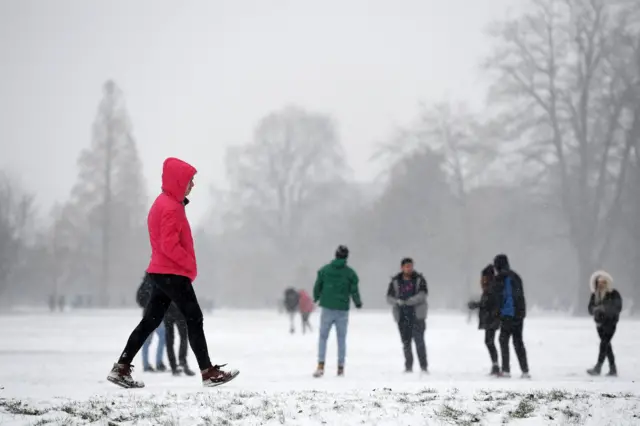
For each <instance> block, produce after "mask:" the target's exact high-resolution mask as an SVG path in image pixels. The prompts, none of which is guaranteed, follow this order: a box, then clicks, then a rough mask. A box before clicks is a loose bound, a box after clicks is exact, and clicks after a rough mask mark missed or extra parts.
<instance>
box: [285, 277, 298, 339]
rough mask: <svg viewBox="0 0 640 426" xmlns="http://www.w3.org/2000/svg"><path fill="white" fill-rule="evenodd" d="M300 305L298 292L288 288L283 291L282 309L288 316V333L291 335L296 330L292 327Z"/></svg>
mask: <svg viewBox="0 0 640 426" xmlns="http://www.w3.org/2000/svg"><path fill="white" fill-rule="evenodd" d="M299 304H300V295H299V294H298V291H297V290H296V289H295V288H293V287H289V288H287V289H286V290H285V291H284V309H285V311H287V314H289V332H290V333H291V334H293V333H295V331H296V328H295V325H294V320H295V316H296V313H297V312H298V305H299Z"/></svg>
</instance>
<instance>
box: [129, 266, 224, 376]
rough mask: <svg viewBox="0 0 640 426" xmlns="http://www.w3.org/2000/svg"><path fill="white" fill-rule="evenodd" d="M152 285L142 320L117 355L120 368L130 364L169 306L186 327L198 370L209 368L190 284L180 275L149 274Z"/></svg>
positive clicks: (202, 331)
mask: <svg viewBox="0 0 640 426" xmlns="http://www.w3.org/2000/svg"><path fill="white" fill-rule="evenodd" d="M149 278H150V279H151V282H152V283H153V290H152V291H151V298H150V299H149V303H147V306H146V307H145V309H144V313H143V315H142V320H141V321H140V323H139V324H138V326H137V327H136V328H135V329H134V330H133V332H132V333H131V335H130V336H129V340H128V341H127V345H126V346H125V348H124V351H123V352H122V355H120V360H119V361H118V363H120V364H131V362H132V361H133V358H135V356H136V354H137V353H138V351H139V350H140V348H141V347H142V344H143V343H144V341H145V340H147V337H149V335H150V334H151V333H153V331H154V330H155V329H156V328H158V326H159V325H160V323H161V322H162V319H163V318H164V314H165V313H166V312H167V309H168V308H169V305H170V304H171V302H174V303H175V304H176V306H177V307H178V309H179V310H180V312H182V315H184V318H185V320H186V323H187V329H188V333H189V343H190V344H191V349H192V350H193V353H194V354H195V356H196V359H197V360H198V367H199V368H200V370H206V369H207V368H209V367H211V360H210V359H209V351H208V349H207V340H206V338H205V336H204V328H203V318H202V310H201V309H200V305H199V304H198V299H197V298H196V293H195V292H194V291H193V286H192V284H191V280H190V279H188V278H187V277H183V276H180V275H168V274H149Z"/></svg>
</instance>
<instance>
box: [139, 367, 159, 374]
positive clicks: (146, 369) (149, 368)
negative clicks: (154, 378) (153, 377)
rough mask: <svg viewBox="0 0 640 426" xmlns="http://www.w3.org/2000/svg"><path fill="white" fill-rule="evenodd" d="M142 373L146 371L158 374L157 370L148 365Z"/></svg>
mask: <svg viewBox="0 0 640 426" xmlns="http://www.w3.org/2000/svg"><path fill="white" fill-rule="evenodd" d="M142 371H144V372H145V373H155V372H156V370H155V369H154V368H153V367H152V366H150V365H147V366H145V367H143V369H142Z"/></svg>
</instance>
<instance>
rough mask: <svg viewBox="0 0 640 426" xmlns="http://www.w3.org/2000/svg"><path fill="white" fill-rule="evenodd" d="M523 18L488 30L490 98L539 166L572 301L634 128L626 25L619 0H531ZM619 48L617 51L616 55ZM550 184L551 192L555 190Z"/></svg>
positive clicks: (593, 256)
mask: <svg viewBox="0 0 640 426" xmlns="http://www.w3.org/2000/svg"><path fill="white" fill-rule="evenodd" d="M529 5H530V9H529V10H528V11H527V12H525V13H524V14H523V15H522V16H520V17H518V18H516V19H513V20H510V21H506V22H502V23H500V24H498V25H496V27H495V28H494V30H493V31H492V34H493V36H494V37H495V40H496V43H497V48H496V52H495V54H494V55H493V56H491V57H490V58H489V59H488V60H487V62H486V65H487V68H488V69H489V70H490V71H491V72H492V73H493V75H494V76H495V83H494V86H493V90H492V94H491V100H492V101H493V103H494V105H503V106H505V109H504V111H503V117H502V118H503V119H504V121H503V123H504V125H505V127H506V128H507V129H508V130H509V131H510V132H511V134H512V135H513V136H514V141H515V142H514V143H519V144H520V145H519V147H520V150H519V153H520V154H521V155H522V156H523V158H524V159H525V160H526V161H527V162H529V164H535V165H536V167H538V168H540V169H541V170H542V171H544V172H546V182H547V183H548V184H549V186H548V187H547V188H546V191H548V192H550V193H553V194H556V195H557V200H558V202H559V207H560V208H561V210H562V211H563V213H564V216H565V218H566V221H567V224H568V229H569V231H568V238H569V239H570V241H571V242H572V244H573V247H574V249H575V251H576V258H577V265H578V271H579V273H578V274H577V275H578V280H576V291H575V298H574V302H576V303H579V302H582V299H583V298H584V297H583V292H584V284H583V283H584V282H586V281H587V279H588V276H589V274H590V273H591V272H592V270H593V269H594V268H595V267H597V266H599V265H601V264H602V263H603V262H604V261H605V258H606V254H607V250H608V246H609V241H610V237H611V232H612V230H613V228H612V226H611V224H612V223H613V221H611V217H612V215H614V214H615V212H616V210H617V209H618V208H619V204H620V198H619V196H617V195H616V194H619V193H620V188H621V185H622V183H623V181H624V177H625V170H626V167H627V164H628V161H629V152H630V149H629V148H630V141H631V140H632V139H633V137H632V135H633V134H635V133H636V132H637V124H636V120H635V118H631V119H629V116H628V111H629V107H630V105H632V104H633V102H636V100H634V97H632V96H630V94H632V93H634V91H632V90H630V89H631V88H632V87H633V85H634V82H633V80H632V79H629V76H628V65H629V63H628V58H627V57H626V54H627V53H628V48H629V46H627V47H625V44H624V43H623V42H622V40H623V39H624V38H626V37H627V36H628V34H630V33H631V32H633V31H634V30H633V28H632V26H631V25H630V22H629V20H628V19H627V18H626V16H627V14H626V13H625V7H628V4H627V5H625V4H623V2H620V3H618V2H615V1H614V2H611V1H607V0H564V1H554V0H531V1H530V2H529ZM623 52H625V53H623ZM556 188H559V190H556Z"/></svg>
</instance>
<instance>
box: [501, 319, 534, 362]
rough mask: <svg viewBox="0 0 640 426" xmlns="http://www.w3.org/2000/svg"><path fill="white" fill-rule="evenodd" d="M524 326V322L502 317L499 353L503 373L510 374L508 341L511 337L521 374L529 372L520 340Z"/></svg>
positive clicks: (525, 352)
mask: <svg viewBox="0 0 640 426" xmlns="http://www.w3.org/2000/svg"><path fill="white" fill-rule="evenodd" d="M523 326H524V320H522V319H516V318H510V317H503V318H501V321H500V337H499V340H500V352H501V353H502V371H503V372H505V373H509V372H511V367H510V364H509V340H510V339H511V336H513V348H514V349H515V350H516V355H517V356H518V362H519V363H520V370H521V371H522V372H523V373H528V372H529V364H528V362H527V350H526V349H525V347H524V342H523V340H522V329H523Z"/></svg>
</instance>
